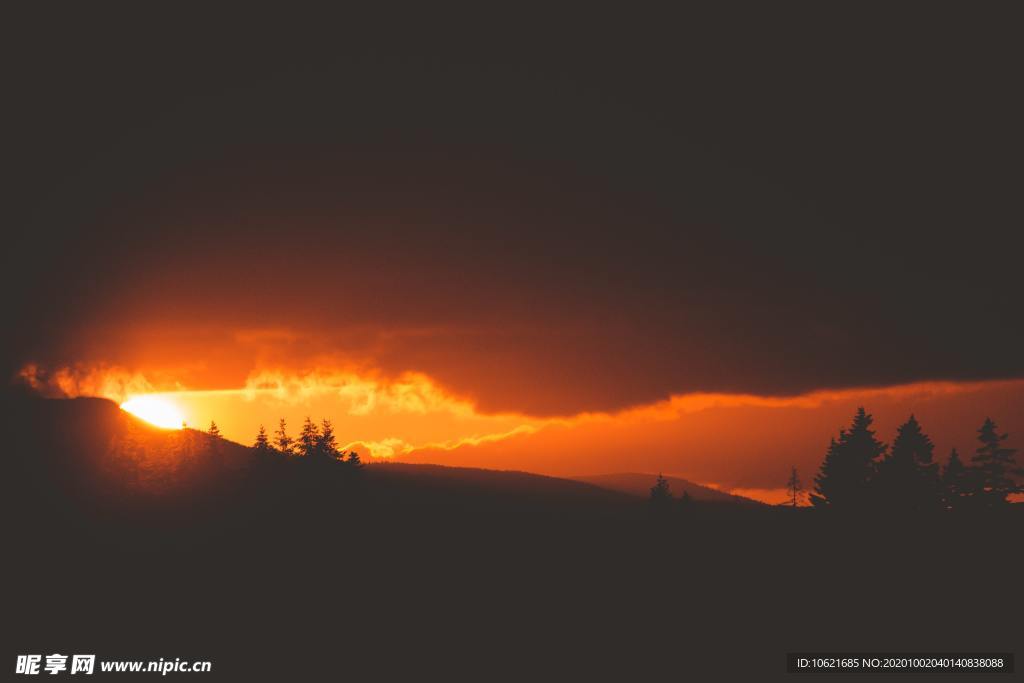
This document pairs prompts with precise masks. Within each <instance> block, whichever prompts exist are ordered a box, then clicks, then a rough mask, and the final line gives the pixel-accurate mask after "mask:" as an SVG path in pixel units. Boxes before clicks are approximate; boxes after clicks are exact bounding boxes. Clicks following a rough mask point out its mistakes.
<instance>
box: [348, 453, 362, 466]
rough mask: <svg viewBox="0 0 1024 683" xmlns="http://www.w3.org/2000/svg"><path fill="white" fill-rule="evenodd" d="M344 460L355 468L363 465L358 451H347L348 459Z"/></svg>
mask: <svg viewBox="0 0 1024 683" xmlns="http://www.w3.org/2000/svg"><path fill="white" fill-rule="evenodd" d="M345 462H347V463H348V464H349V465H351V466H352V467H354V468H357V469H358V468H361V467H362V466H363V461H362V460H360V458H359V453H358V452H357V451H349V452H348V460H346V461H345Z"/></svg>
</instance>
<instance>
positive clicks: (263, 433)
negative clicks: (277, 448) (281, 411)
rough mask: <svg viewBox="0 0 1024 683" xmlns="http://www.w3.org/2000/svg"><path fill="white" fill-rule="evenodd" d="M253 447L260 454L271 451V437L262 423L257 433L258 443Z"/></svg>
mask: <svg viewBox="0 0 1024 683" xmlns="http://www.w3.org/2000/svg"><path fill="white" fill-rule="evenodd" d="M252 447H253V449H255V451H256V453H257V454H259V455H267V454H269V453H270V439H269V438H268V437H267V430H266V429H264V428H263V425H260V431H259V432H257V433H256V443H254V444H253V446H252Z"/></svg>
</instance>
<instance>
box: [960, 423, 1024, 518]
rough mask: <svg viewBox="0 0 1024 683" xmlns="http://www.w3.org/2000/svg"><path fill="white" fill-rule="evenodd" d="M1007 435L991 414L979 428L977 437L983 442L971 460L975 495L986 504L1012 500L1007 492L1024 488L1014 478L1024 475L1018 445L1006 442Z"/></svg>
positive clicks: (1001, 504) (1003, 503)
mask: <svg viewBox="0 0 1024 683" xmlns="http://www.w3.org/2000/svg"><path fill="white" fill-rule="evenodd" d="M1007 438H1009V435H1008V434H1000V433H999V432H998V429H997V427H996V423H995V422H993V421H992V419H991V418H985V424H983V425H982V426H981V429H979V430H978V441H981V444H982V445H981V446H979V447H978V449H977V450H976V451H975V452H974V457H973V458H971V462H972V463H973V465H974V466H973V468H972V469H973V470H974V472H973V473H972V474H973V475H974V483H975V491H974V495H975V496H977V497H978V499H979V503H980V504H981V505H982V506H983V507H1003V506H1005V505H1007V504H1009V501H1008V500H1007V499H1006V497H1007V496H1008V495H1010V494H1011V493H1021V492H1024V487H1022V486H1020V485H1019V484H1017V482H1016V481H1015V479H1014V477H1020V476H1024V470H1021V469H1020V468H1018V467H1017V462H1016V457H1015V454H1016V453H1017V449H1015V448H1006V447H1004V446H1003V442H1004V441H1006V439H1007Z"/></svg>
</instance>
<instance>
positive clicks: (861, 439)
mask: <svg viewBox="0 0 1024 683" xmlns="http://www.w3.org/2000/svg"><path fill="white" fill-rule="evenodd" d="M872 421H873V420H872V417H871V415H869V414H868V413H867V412H865V410H864V408H858V409H857V414H856V415H855V416H854V418H853V424H852V425H851V426H850V428H849V429H848V430H846V429H844V430H841V431H840V432H839V439H838V440H836V439H832V442H831V443H830V444H829V448H828V452H827V453H826V454H825V461H824V462H823V463H822V464H821V471H820V472H819V473H818V475H817V476H815V477H814V490H815V493H812V494H811V503H813V504H814V505H815V507H828V508H831V509H836V510H852V509H863V508H864V507H866V506H867V505H868V504H869V502H870V495H871V493H870V486H871V480H872V478H873V476H874V473H875V466H876V458H878V457H879V456H881V455H883V454H884V453H885V450H886V445H885V444H883V443H882V442H880V441H879V440H878V439H876V438H875V432H874V431H873V430H872V429H871V423H872Z"/></svg>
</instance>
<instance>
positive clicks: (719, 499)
mask: <svg viewBox="0 0 1024 683" xmlns="http://www.w3.org/2000/svg"><path fill="white" fill-rule="evenodd" d="M572 478H573V479H575V480H576V481H582V482H586V483H588V484H594V485H595V486H600V487H602V488H606V489H610V490H612V491H621V492H622V493H628V494H631V495H634V496H643V497H645V498H646V497H647V496H648V495H650V492H651V487H652V486H654V482H655V480H656V479H657V478H658V475H656V474H643V473H641V472H618V473H615V474H593V475H587V476H582V477H572ZM665 479H667V480H668V483H669V487H670V488H671V489H672V495H674V496H677V497H678V496H681V495H682V494H683V492H684V491H685V492H686V493H689V494H690V497H691V498H693V499H694V500H699V501H706V502H709V503H741V504H744V505H764V503H761V502H760V501H756V500H753V499H751V498H744V497H743V496H736V495H733V494H731V493H725V492H724V491H719V490H717V489H713V488H711V487H709V486H701V485H700V484H694V483H693V482H692V481H688V480H686V479H681V478H680V477H665Z"/></svg>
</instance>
